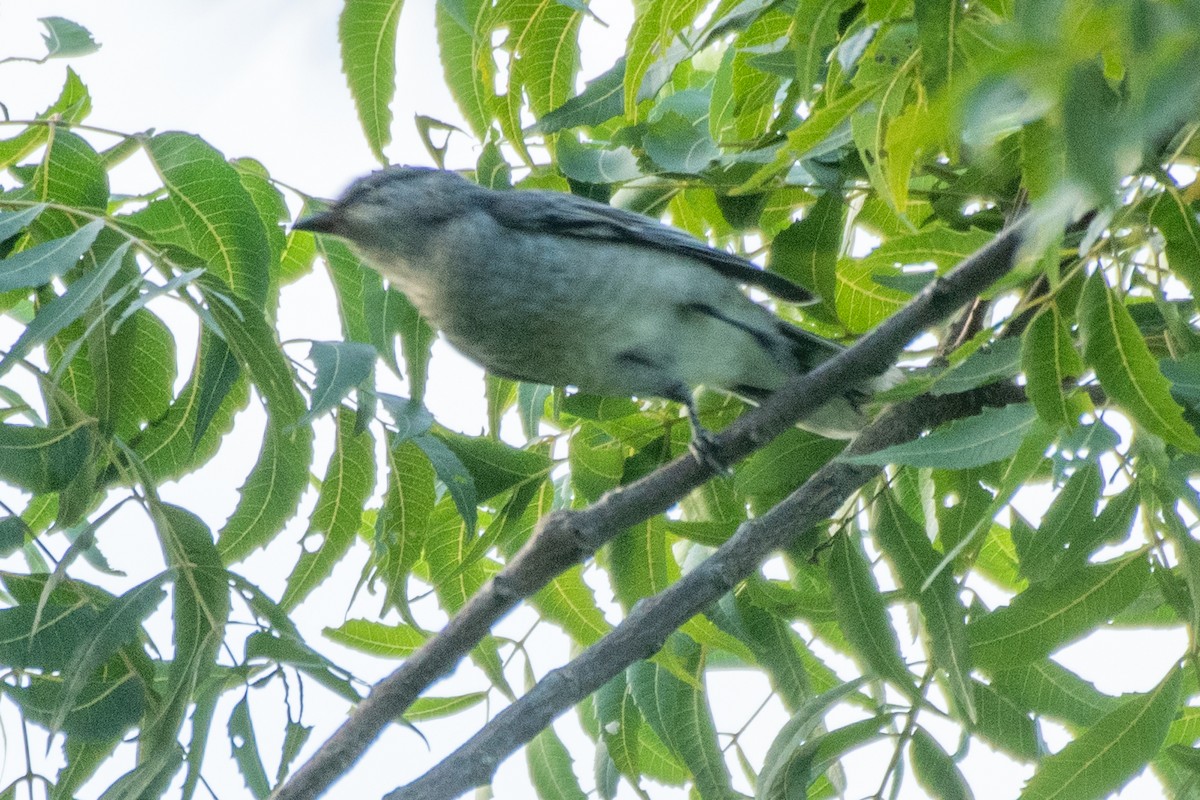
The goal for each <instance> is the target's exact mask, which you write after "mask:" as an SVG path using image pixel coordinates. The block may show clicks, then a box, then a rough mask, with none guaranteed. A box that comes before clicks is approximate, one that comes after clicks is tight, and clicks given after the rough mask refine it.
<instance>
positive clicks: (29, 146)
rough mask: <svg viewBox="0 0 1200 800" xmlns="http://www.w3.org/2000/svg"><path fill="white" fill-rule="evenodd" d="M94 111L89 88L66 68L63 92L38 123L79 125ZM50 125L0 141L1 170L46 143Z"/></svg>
mask: <svg viewBox="0 0 1200 800" xmlns="http://www.w3.org/2000/svg"><path fill="white" fill-rule="evenodd" d="M91 111H92V98H91V95H89V94H88V90H87V87H86V86H84V85H83V81H81V80H80V79H79V75H77V74H76V73H75V70H73V69H71V68H70V67H67V79H66V81H65V82H64V83H63V88H62V91H61V92H60V93H59V95H58V99H57V100H55V101H54V102H53V103H52V104H51V105H50V106H49V107H48V108H47V109H46V110H45V111H42V112H41V113H40V114H38V115H37V119H56V120H60V121H61V122H63V123H66V124H70V123H78V122H82V121H83V120H84V119H86V118H87V116H88V114H90V113H91ZM54 129H55V128H54V126H50V125H30V126H28V127H27V128H26V129H25V130H23V131H22V132H21V133H19V134H17V135H16V136H14V137H12V138H11V139H3V140H0V167H8V166H9V165H11V164H14V163H16V162H17V161H20V160H21V159H22V158H24V157H25V156H27V155H29V154H30V153H32V152H33V151H34V150H36V149H37V148H38V147H40V146H41V145H42V144H44V143H45V142H46V140H47V139H48V138H49V136H50V132H51V131H52V130H54Z"/></svg>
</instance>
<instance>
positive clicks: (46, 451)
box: [0, 423, 94, 494]
mask: <svg viewBox="0 0 1200 800" xmlns="http://www.w3.org/2000/svg"><path fill="white" fill-rule="evenodd" d="M93 436H94V431H93V429H92V428H91V426H89V425H87V424H84V423H77V424H75V425H72V426H70V427H66V428H59V427H54V428H32V427H26V426H23V425H8V424H5V423H0V479H3V480H4V481H6V482H8V483H10V484H12V485H14V486H19V487H21V488H23V489H26V490H28V491H30V492H33V493H34V494H43V493H46V492H56V491H59V490H60V489H64V488H66V487H67V486H69V485H70V484H71V481H72V480H74V478H75V475H76V473H77V472H78V468H79V464H80V463H82V462H83V461H84V460H85V458H86V457H87V455H88V454H89V453H90V452H91V450H92V437H93Z"/></svg>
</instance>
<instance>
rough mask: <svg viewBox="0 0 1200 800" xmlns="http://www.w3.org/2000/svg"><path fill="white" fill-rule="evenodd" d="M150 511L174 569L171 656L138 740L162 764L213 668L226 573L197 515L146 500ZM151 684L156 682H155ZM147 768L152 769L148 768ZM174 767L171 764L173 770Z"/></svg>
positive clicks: (225, 605)
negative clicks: (151, 713) (196, 692)
mask: <svg viewBox="0 0 1200 800" xmlns="http://www.w3.org/2000/svg"><path fill="white" fill-rule="evenodd" d="M150 513H151V517H152V518H153V520H154V525H155V529H156V531H157V533H158V537H159V541H160V542H161V544H162V548H163V553H164V555H165V557H166V561H167V566H168V567H169V568H170V569H171V570H172V571H173V573H174V576H173V577H174V590H173V591H172V600H173V603H172V609H171V619H172V620H173V622H174V630H173V637H172V643H173V644H174V648H175V651H174V656H173V659H172V660H171V662H170V664H169V665H168V666H167V670H166V680H165V682H164V683H162V684H161V685H160V686H161V688H159V689H158V691H159V693H160V694H159V704H158V705H157V706H156V709H155V711H156V713H155V715H154V717H153V718H152V720H151V721H150V723H149V724H148V725H146V726H144V727H143V728H142V732H141V735H140V737H139V741H140V743H141V745H142V746H143V747H146V748H149V749H148V750H147V752H148V753H154V754H156V755H157V758H156V759H152V760H151V762H149V763H156V762H157V761H159V760H161V762H162V764H161V769H163V770H166V769H168V767H169V765H170V764H171V763H172V762H173V759H172V758H170V757H168V755H165V754H169V753H173V752H174V751H175V750H176V749H177V748H178V736H179V730H180V728H181V726H182V725H183V722H184V719H185V718H186V715H187V710H188V707H189V706H190V705H191V703H192V700H193V692H194V690H195V687H196V686H197V684H199V683H200V682H202V681H203V680H205V679H206V678H207V677H208V676H209V675H210V674H211V673H212V671H213V670H214V669H215V667H216V658H217V653H218V651H219V650H220V646H221V640H222V638H223V636H224V632H225V625H226V622H227V621H228V617H229V605H230V602H229V578H228V573H227V572H226V571H225V569H224V567H222V565H221V560H220V557H219V556H218V555H217V548H216V547H215V546H214V545H213V538H212V533H211V532H210V531H209V529H208V526H207V525H205V524H204V523H203V522H202V521H201V520H200V518H199V517H197V516H195V515H194V514H192V513H191V512H190V511H186V510H184V509H182V508H179V507H178V506H173V505H168V504H166V503H162V502H159V501H158V500H157V499H156V498H154V499H152V500H151V503H150ZM156 688H157V687H156ZM147 770H148V771H150V772H153V770H152V769H151V768H150V767H147ZM173 772H174V768H171V773H172V774H173Z"/></svg>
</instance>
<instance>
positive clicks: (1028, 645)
mask: <svg viewBox="0 0 1200 800" xmlns="http://www.w3.org/2000/svg"><path fill="white" fill-rule="evenodd" d="M1149 574H1150V566H1149V564H1148V563H1147V561H1146V555H1145V553H1141V552H1138V553H1134V554H1133V555H1131V556H1127V557H1126V558H1124V559H1122V560H1119V561H1112V562H1109V563H1106V564H1100V565H1097V566H1094V567H1086V568H1084V569H1081V570H1079V571H1078V572H1076V573H1075V574H1073V575H1072V576H1071V577H1069V578H1066V579H1064V580H1062V581H1060V582H1058V583H1055V584H1052V585H1046V584H1037V585H1034V586H1031V587H1030V588H1029V589H1027V590H1025V591H1024V592H1022V593H1021V594H1019V595H1017V596H1016V597H1015V598H1013V601H1012V602H1011V603H1009V604H1008V605H1007V606H1005V607H1003V608H999V609H996V610H995V611H993V612H992V613H990V614H988V615H986V616H984V617H980V618H978V619H975V620H973V621H972V622H971V624H970V625H968V626H967V632H968V634H969V635H970V638H971V655H972V657H973V658H974V659H975V661H976V662H977V663H979V664H980V665H981V666H985V667H996V668H1005V667H1014V666H1016V665H1018V664H1021V663H1025V662H1029V661H1033V660H1035V659H1039V658H1043V657H1045V656H1048V655H1050V653H1052V652H1053V651H1054V650H1056V649H1057V648H1059V647H1061V646H1062V645H1065V644H1068V643H1069V642H1072V641H1074V640H1075V639H1078V638H1079V637H1080V636H1082V635H1084V634H1086V633H1087V632H1089V631H1091V630H1093V629H1094V628H1096V627H1097V626H1099V625H1101V624H1103V623H1104V622H1107V621H1108V620H1110V619H1112V618H1113V616H1114V615H1116V614H1117V613H1118V612H1119V611H1121V609H1123V608H1125V606H1127V605H1129V604H1130V603H1131V602H1133V600H1134V599H1135V598H1136V597H1137V596H1138V595H1139V594H1140V593H1141V591H1142V587H1143V586H1144V585H1145V583H1146V580H1147V578H1148V577H1149Z"/></svg>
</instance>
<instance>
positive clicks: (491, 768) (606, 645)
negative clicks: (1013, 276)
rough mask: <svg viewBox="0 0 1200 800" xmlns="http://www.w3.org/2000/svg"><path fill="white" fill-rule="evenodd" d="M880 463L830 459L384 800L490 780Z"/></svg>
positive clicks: (888, 436)
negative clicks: (509, 760) (515, 755)
mask: <svg viewBox="0 0 1200 800" xmlns="http://www.w3.org/2000/svg"><path fill="white" fill-rule="evenodd" d="M1023 399H1024V393H1023V392H1022V391H1021V390H1020V389H1019V388H1018V387H1015V386H1011V385H997V386H995V387H988V388H987V389H983V390H978V391H973V392H965V393H963V394H959V395H948V396H945V397H938V398H931V397H918V398H916V399H914V400H910V401H908V402H906V403H903V404H901V405H898V406H895V407H894V408H891V409H889V410H888V411H887V412H885V413H884V414H882V415H881V416H880V417H879V418H878V419H877V420H876V421H875V422H874V423H873V424H872V425H870V426H869V427H868V428H866V429H865V430H864V431H863V432H862V433H861V434H860V435H859V436H858V438H857V439H855V440H854V443H853V444H852V445H851V446H850V447H849V448H847V450H846V455H858V454H861V453H870V452H873V451H875V450H880V449H882V448H884V447H889V446H891V445H894V444H899V443H901V442H904V441H908V440H910V439H915V438H916V437H917V436H919V435H920V433H921V432H922V431H924V430H927V429H928V428H930V427H932V426H934V425H937V424H940V423H942V422H945V421H948V420H951V419H956V418H959V417H965V416H971V415H973V414H976V413H978V412H979V411H980V410H981V409H982V407H983V406H984V405H1004V404H1006V403H1010V402H1013V401H1014V400H1023ZM879 472H880V468H879V467H875V466H859V465H855V464H848V463H846V462H844V461H840V460H834V461H831V462H829V463H828V464H826V465H825V466H824V467H822V468H821V469H820V470H818V471H817V473H816V474H815V475H813V476H812V477H811V478H809V480H808V481H806V482H805V484H804V485H803V486H801V487H800V488H799V489H797V490H796V491H795V492H793V493H792V494H791V495H790V496H788V498H787V499H785V500H784V501H783V502H781V503H780V504H779V505H777V506H775V507H774V508H772V509H771V510H770V511H769V512H767V513H766V514H764V515H763V516H761V517H758V518H757V519H753V520H750V521H749V522H744V523H742V525H741V526H739V528H738V530H737V533H735V534H734V535H733V536H732V537H731V538H730V539H729V540H728V541H727V542H725V544H723V545H721V547H720V548H718V549H717V551H716V552H715V553H713V554H712V555H711V556H709V557H708V558H707V559H706V560H705V561H704V562H703V563H702V564H700V566H698V567H697V568H696V569H694V570H692V571H691V572H689V573H688V574H687V575H685V576H683V577H682V578H680V579H679V580H678V581H676V582H675V583H673V584H671V586H670V587H668V588H667V589H666V590H664V591H662V592H660V593H659V594H657V595H655V596H654V597H651V598H648V599H646V600H643V601H642V602H640V603H638V604H637V605H636V606H634V608H633V610H632V611H631V612H630V613H629V616H628V617H626V618H625V620H624V621H622V622H621V624H620V625H618V626H617V627H616V628H614V629H613V631H612V632H611V633H609V634H608V635H607V636H605V637H604V638H603V639H601V640H600V641H599V642H597V643H596V644H594V645H592V646H591V647H589V648H588V649H587V650H585V651H584V652H583V654H582V655H580V656H579V657H577V658H576V659H575V660H574V661H572V662H571V663H569V664H567V665H566V666H564V667H561V668H559V669H556V670H553V671H551V672H550V673H548V674H547V675H546V677H544V678H543V679H542V680H540V681H539V682H538V683H537V685H536V686H534V687H533V688H532V689H531V690H529V692H527V693H526V694H525V695H524V696H523V697H521V698H519V699H518V700H517V701H516V702H514V703H513V704H512V705H510V706H509V707H508V708H506V709H504V710H503V711H501V712H500V713H499V714H497V715H496V716H495V717H493V718H492V719H491V720H490V721H489V722H488V723H487V724H486V725H484V726H483V728H481V729H480V730H479V732H478V733H476V734H475V735H474V736H473V737H471V739H470V740H468V741H467V742H466V743H465V744H464V745H463V746H462V747H460V748H459V749H458V750H456V751H454V752H453V753H451V754H450V755H448V756H447V757H446V758H445V759H443V760H442V761H441V762H440V763H438V764H437V765H436V766H434V767H433V769H431V770H429V772H427V773H425V774H424V775H422V776H421V777H420V778H418V779H417V780H415V781H413V782H412V783H410V784H408V785H407V786H403V787H401V788H400V789H397V790H396V791H394V792H392V793H391V794H389V795H387V800H450V799H451V798H454V797H458V796H459V795H461V794H462V793H464V792H466V791H469V790H470V789H472V788H474V787H476V786H482V785H483V784H486V783H488V782H489V781H490V780H491V779H492V776H493V775H494V774H495V771H496V767H497V766H498V765H499V764H500V762H501V761H503V760H504V759H505V758H507V757H508V756H509V755H511V754H512V753H513V752H515V751H516V750H517V748H519V747H521V746H522V745H524V744H527V743H528V742H529V741H530V740H531V739H533V737H535V736H537V735H538V734H539V733H540V732H541V731H542V730H544V729H545V728H546V727H547V726H548V725H550V723H551V722H553V721H554V719H555V718H556V717H558V716H559V715H560V714H562V713H563V712H565V711H567V710H568V709H570V708H571V707H572V706H574V705H576V704H577V703H579V702H582V701H583V700H584V699H585V698H587V697H588V695H590V694H592V693H593V692H595V691H596V690H597V689H599V688H600V687H602V686H603V685H604V684H605V683H607V682H608V681H609V680H610V679H611V678H613V677H614V676H616V675H617V674H618V673H620V672H621V671H622V670H624V669H625V668H626V667H628V666H629V665H630V664H632V663H633V662H634V661H638V660H641V659H643V658H649V657H650V656H652V655H653V654H654V653H656V652H657V651H658V650H659V649H660V648H661V647H662V645H663V643H664V642H666V640H667V637H668V636H670V635H671V633H672V632H673V631H675V630H676V629H678V628H679V627H680V626H681V625H683V624H684V623H685V622H687V621H688V620H689V619H691V618H692V617H693V616H695V615H696V614H699V613H702V612H703V611H704V610H705V609H706V608H708V607H709V606H711V605H712V604H713V603H715V602H716V601H717V600H719V599H720V598H721V596H722V595H724V594H725V593H726V592H728V591H731V590H732V589H733V588H734V587H735V586H737V585H738V584H739V583H741V582H742V581H743V580H745V579H746V578H747V577H749V576H750V574H751V573H753V572H754V571H755V570H756V569H758V566H759V564H761V563H762V562H763V561H764V560H765V559H766V558H767V557H768V556H769V555H770V554H771V553H772V552H774V551H776V550H779V549H781V548H785V547H787V546H788V545H790V544H792V543H793V542H794V541H795V540H796V539H798V538H799V537H801V536H803V535H805V534H806V533H807V532H808V531H809V530H810V529H811V528H812V527H813V526H814V525H817V524H819V523H820V522H821V521H823V520H825V519H828V518H829V516H830V515H832V514H833V513H834V512H836V511H837V509H838V508H839V507H840V506H841V505H842V503H843V502H845V500H846V498H847V497H849V496H850V494H851V493H852V492H854V491H855V490H857V489H858V488H860V487H861V486H862V485H863V484H864V483H866V482H867V481H868V480H870V479H871V478H872V477H874V476H875V475H876V474H878V473H879Z"/></svg>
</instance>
